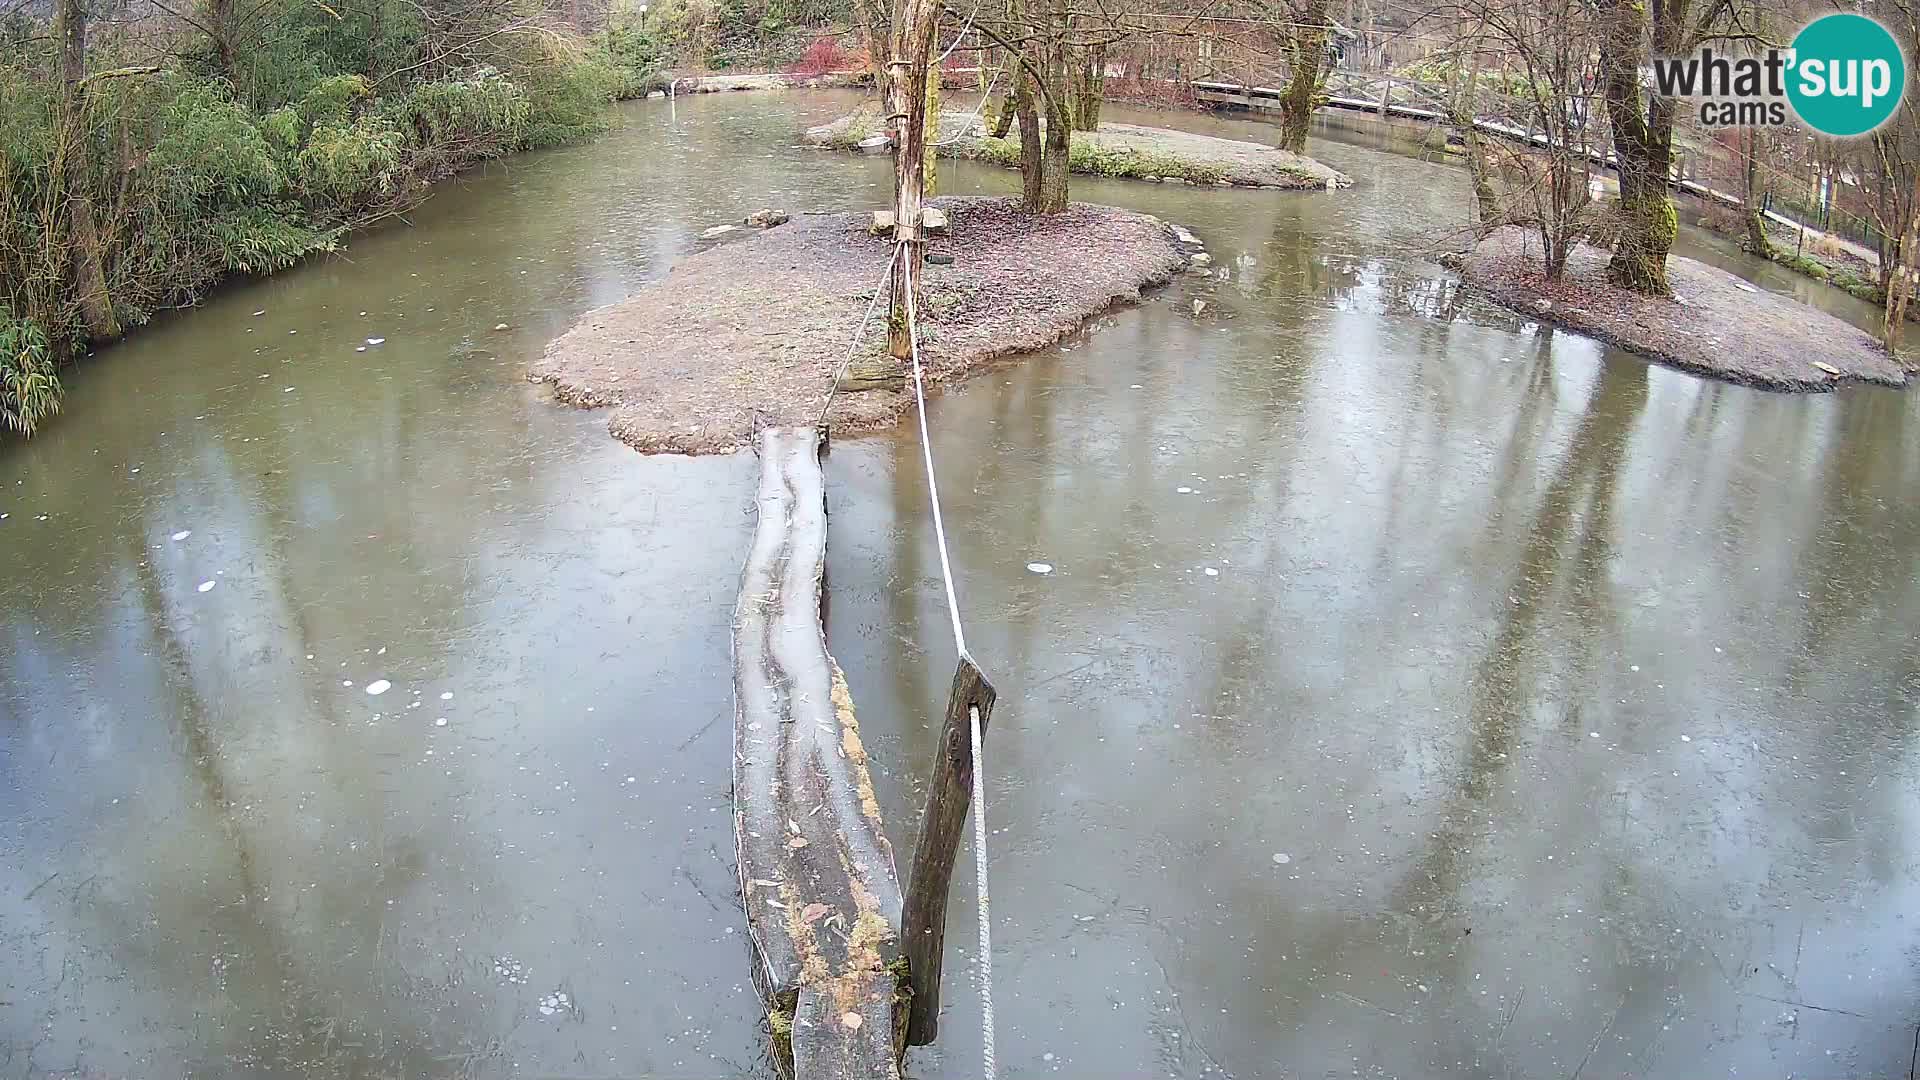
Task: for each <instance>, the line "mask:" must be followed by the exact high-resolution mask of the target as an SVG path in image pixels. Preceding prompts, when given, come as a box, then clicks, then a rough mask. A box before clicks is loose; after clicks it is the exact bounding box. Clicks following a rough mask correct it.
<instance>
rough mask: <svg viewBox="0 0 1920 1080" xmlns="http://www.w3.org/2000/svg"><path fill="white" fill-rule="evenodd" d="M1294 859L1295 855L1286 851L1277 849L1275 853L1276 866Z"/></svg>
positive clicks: (1274, 862) (1283, 864) (1274, 861)
mask: <svg viewBox="0 0 1920 1080" xmlns="http://www.w3.org/2000/svg"><path fill="white" fill-rule="evenodd" d="M1292 861H1293V856H1291V855H1289V854H1287V853H1286V852H1284V851H1276V852H1274V853H1273V864H1274V865H1275V866H1285V865H1287V864H1288V863H1290V862H1292Z"/></svg>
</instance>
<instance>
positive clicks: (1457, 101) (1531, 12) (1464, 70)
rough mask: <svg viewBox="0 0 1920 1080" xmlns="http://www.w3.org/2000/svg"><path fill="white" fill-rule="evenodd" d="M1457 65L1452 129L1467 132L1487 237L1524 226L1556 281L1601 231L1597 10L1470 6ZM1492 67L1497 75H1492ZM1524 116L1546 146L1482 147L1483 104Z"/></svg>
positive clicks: (1519, 1) (1476, 1)
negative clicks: (1590, 101)
mask: <svg viewBox="0 0 1920 1080" xmlns="http://www.w3.org/2000/svg"><path fill="white" fill-rule="evenodd" d="M1457 20H1458V23H1457V25H1458V26H1459V27H1460V37H1459V40H1458V42H1457V44H1456V45H1455V47H1454V50H1453V55H1452V58H1451V61H1450V64H1449V70H1450V73H1451V78H1452V81H1453V82H1454V84H1455V93H1454V105H1453V110H1454V116H1453V122H1454V125H1455V127H1456V128H1457V129H1459V130H1460V131H1461V132H1462V141H1463V143H1464V144H1465V148H1466V151H1467V167H1468V171H1469V174H1470V176H1471V178H1472V182H1473V190H1474V206H1475V210H1476V213H1477V215H1478V218H1479V222H1478V227H1479V232H1480V233H1481V234H1482V235H1485V234H1486V233H1488V232H1491V231H1492V230H1494V229H1496V228H1499V227H1501V226H1504V225H1521V226H1525V227H1526V228H1528V229H1530V230H1532V231H1533V232H1534V233H1535V234H1536V235H1537V236H1538V237H1539V238H1540V244H1541V252H1542V255H1543V261H1544V265H1545V270H1546V274H1547V277H1548V278H1550V279H1553V278H1558V277H1560V276H1561V275H1562V273H1563V272H1564V271H1565V269H1566V264H1567V259H1568V257H1569V256H1570V255H1571V254H1572V253H1573V249H1574V248H1575V247H1576V246H1577V245H1578V244H1580V243H1581V242H1582V241H1583V240H1584V239H1586V237H1587V236H1588V235H1589V234H1591V233H1592V232H1593V231H1594V229H1595V228H1596V226H1597V225H1598V224H1599V215H1598V213H1597V208H1596V207H1595V204H1594V201H1593V196H1592V190H1593V170H1592V165H1591V160H1592V159H1591V151H1592V149H1593V142H1594V132H1593V131H1592V130H1591V124H1592V122H1593V114H1592V110H1591V109H1590V108H1588V105H1587V101H1586V98H1585V95H1584V90H1585V87H1586V86H1588V85H1590V84H1591V82H1592V79H1593V76H1594V73H1595V60H1594V55H1595V45H1596V36H1597V33H1598V27H1597V25H1596V21H1595V19H1594V17H1593V9H1592V6H1591V4H1590V3H1589V0H1466V2H1465V3H1464V4H1463V5H1462V6H1461V8H1460V10H1459V12H1458V14H1457ZM1489 67H1491V68H1492V70H1488V69H1489ZM1488 98H1498V99H1501V100H1500V102H1499V104H1500V107H1499V108H1497V109H1495V110H1494V111H1496V112H1499V113H1501V114H1503V115H1515V114H1518V115H1523V116H1525V117H1526V118H1527V126H1528V127H1529V128H1530V129H1532V130H1535V131H1538V132H1540V133H1541V136H1542V137H1541V138H1540V139H1539V140H1538V141H1529V142H1526V143H1514V142H1510V141H1506V140H1503V139H1500V138H1483V137H1482V136H1481V133H1480V130H1479V116H1480V113H1481V111H1482V108H1481V104H1482V102H1483V101H1485V100H1487V99H1488Z"/></svg>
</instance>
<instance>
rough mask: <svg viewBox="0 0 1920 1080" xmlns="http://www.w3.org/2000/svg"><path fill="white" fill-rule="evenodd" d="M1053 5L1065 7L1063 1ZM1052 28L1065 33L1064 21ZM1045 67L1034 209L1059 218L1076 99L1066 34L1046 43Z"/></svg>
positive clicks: (1063, 205)
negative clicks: (1041, 148)
mask: <svg viewBox="0 0 1920 1080" xmlns="http://www.w3.org/2000/svg"><path fill="white" fill-rule="evenodd" d="M1053 2H1054V3H1055V4H1063V3H1064V0H1053ZM1053 26H1054V27H1057V28H1059V29H1060V30H1064V19H1055V20H1053ZM1042 66H1043V67H1044V68H1045V70H1046V73H1047V80H1046V93H1045V94H1044V95H1043V100H1042V104H1043V105H1044V106H1045V108H1046V123H1045V124H1044V125H1043V127H1044V129H1045V130H1044V131H1043V132H1042V135H1043V142H1044V144H1045V147H1044V150H1045V152H1044V153H1043V155H1042V166H1041V169H1040V197H1039V199H1038V201H1037V202H1035V203H1034V205H1033V207H1032V209H1033V211H1034V212H1035V213H1040V214H1057V213H1059V212H1060V211H1062V210H1065V209H1066V208H1067V186H1068V181H1067V177H1068V174H1069V162H1070V158H1071V155H1072V149H1073V95H1072V93H1071V91H1070V89H1069V87H1068V74H1067V72H1068V58H1067V46H1066V42H1065V35H1064V33H1056V34H1054V35H1052V37H1051V40H1049V41H1048V42H1047V55H1046V63H1045V64H1044V65H1042Z"/></svg>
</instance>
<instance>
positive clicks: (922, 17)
mask: <svg viewBox="0 0 1920 1080" xmlns="http://www.w3.org/2000/svg"><path fill="white" fill-rule="evenodd" d="M939 13H940V6H939V3H938V0H902V3H901V5H900V10H899V11H897V12H895V15H894V20H893V22H894V25H893V56H892V57H891V58H890V59H889V60H888V61H887V85H888V88H889V93H888V97H887V112H888V117H889V121H890V122H891V123H892V124H894V125H897V126H896V127H895V133H896V134H895V137H894V150H893V168H894V174H893V235H894V239H895V240H899V241H903V242H905V243H906V245H907V247H906V250H905V251H903V252H902V253H901V257H900V258H897V259H895V260H894V262H893V279H892V290H891V291H892V296H891V302H890V305H889V307H888V312H887V352H888V354H889V355H891V356H892V357H893V358H894V359H896V360H903V361H904V360H905V359H907V356H908V353H909V351H910V347H911V342H912V339H911V336H910V335H911V330H910V328H909V327H908V324H907V295H908V290H909V289H911V288H912V287H913V281H914V279H915V277H916V276H917V275H916V274H915V271H916V270H917V269H918V267H919V263H920V254H921V251H922V249H923V248H924V247H925V241H924V240H923V239H922V238H921V234H920V206H921V203H922V201H923V199H924V196H925V194H926V179H927V178H926V163H927V154H928V150H929V147H928V145H927V144H928V143H929V141H931V140H929V138H928V132H927V127H928V116H927V81H928V76H929V69H930V68H931V67H932V61H933V45H934V34H933V31H934V23H935V20H936V19H937V18H938V16H939Z"/></svg>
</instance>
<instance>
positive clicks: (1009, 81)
mask: <svg viewBox="0 0 1920 1080" xmlns="http://www.w3.org/2000/svg"><path fill="white" fill-rule="evenodd" d="M1009 77H1010V78H1009ZM1001 81H1002V82H1003V83H1004V84H1005V85H1002V86H1001V87H1000V88H999V89H997V90H995V91H994V92H993V100H992V101H989V102H988V103H987V123H988V125H989V128H990V130H991V132H992V135H993V137H994V138H996V139H1004V138H1006V137H1007V132H1009V131H1012V130H1013V114H1014V106H1013V98H1014V94H1015V90H1014V86H1016V85H1018V84H1019V83H1020V82H1021V81H1022V76H1021V74H1020V69H1019V68H1018V67H1015V68H1014V69H1013V70H1012V71H1003V72H1002V73H1001Z"/></svg>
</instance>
